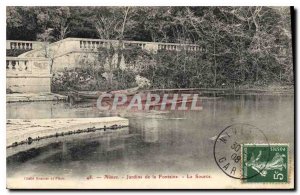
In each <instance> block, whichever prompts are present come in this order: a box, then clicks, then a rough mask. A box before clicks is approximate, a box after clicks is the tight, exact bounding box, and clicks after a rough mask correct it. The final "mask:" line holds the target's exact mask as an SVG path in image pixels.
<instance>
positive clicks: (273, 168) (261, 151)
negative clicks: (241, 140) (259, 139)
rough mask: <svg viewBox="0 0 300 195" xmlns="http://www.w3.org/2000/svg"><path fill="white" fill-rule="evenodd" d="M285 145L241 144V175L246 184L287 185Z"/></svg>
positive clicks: (286, 148)
mask: <svg viewBox="0 0 300 195" xmlns="http://www.w3.org/2000/svg"><path fill="white" fill-rule="evenodd" d="M288 149H289V147H288V145H287V144H257V145H256V144H243V150H242V175H243V178H245V179H244V182H246V183H263V182H266V183H279V182H281V183H287V182H288V160H289V157H288Z"/></svg>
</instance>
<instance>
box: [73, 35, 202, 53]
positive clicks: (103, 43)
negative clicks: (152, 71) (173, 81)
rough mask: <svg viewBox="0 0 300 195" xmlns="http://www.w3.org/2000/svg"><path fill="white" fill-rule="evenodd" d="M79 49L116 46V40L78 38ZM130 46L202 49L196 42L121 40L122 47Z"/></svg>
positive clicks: (152, 48) (163, 48) (154, 48)
mask: <svg viewBox="0 0 300 195" xmlns="http://www.w3.org/2000/svg"><path fill="white" fill-rule="evenodd" d="M71 39H72V40H75V39H76V38H71ZM78 41H79V47H80V49H81V50H97V48H99V47H109V46H110V45H112V46H117V45H118V41H117V40H103V39H78ZM132 46H135V47H141V48H142V49H145V50H149V51H151V50H152V51H158V50H170V51H180V50H187V51H202V49H201V47H200V46H199V45H196V44H178V43H160V42H142V41H123V48H130V47H132Z"/></svg>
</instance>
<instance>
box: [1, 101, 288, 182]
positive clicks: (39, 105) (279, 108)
mask: <svg viewBox="0 0 300 195" xmlns="http://www.w3.org/2000/svg"><path fill="white" fill-rule="evenodd" d="M112 115H118V116H122V117H126V118H128V119H129V123H130V127H129V128H127V129H123V130H120V131H122V133H120V132H118V130H115V132H112V133H111V134H107V135H103V136H96V137H95V138H94V139H90V138H88V139H85V138H82V139H81V140H76V141H67V140H65V141H59V140H58V141H56V142H55V143H49V145H47V146H45V147H42V148H35V149H32V150H30V151H29V152H27V153H22V154H18V155H15V156H13V157H10V158H8V159H7V176H8V177H14V176H20V175H23V176H24V175H27V176H63V177H78V178H80V177H86V176H88V175H90V174H93V175H103V174H118V175H119V174H146V173H153V174H154V173H159V174H164V173H165V174H168V173H183V174H186V173H189V172H201V171H210V170H216V169H217V166H216V163H215V161H214V157H213V145H214V141H212V140H211V139H210V138H212V137H214V136H216V135H217V134H219V133H220V132H221V131H222V130H223V129H224V128H225V127H227V126H229V125H231V124H234V123H248V124H251V125H254V126H256V127H258V128H259V129H261V130H262V131H263V132H264V134H265V135H266V136H267V138H268V140H269V142H270V143H289V144H290V149H291V153H290V155H292V154H293V152H294V151H293V148H294V145H293V143H294V96H293V95H287V96H284V95H226V96H222V98H220V99H210V100H205V101H204V100H203V110H201V111H171V112H158V111H150V112H147V113H141V112H119V113H111V112H105V113H104V112H99V110H97V109H95V107H94V106H93V105H91V104H90V103H80V104H77V105H75V106H74V105H73V106H71V105H69V104H68V103H64V102H31V103H8V104H7V118H11V119H12V118H72V117H75V118H76V117H80V118H88V117H103V116H112ZM292 158H293V156H292Z"/></svg>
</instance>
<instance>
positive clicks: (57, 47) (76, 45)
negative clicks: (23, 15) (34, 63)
mask: <svg viewBox="0 0 300 195" xmlns="http://www.w3.org/2000/svg"><path fill="white" fill-rule="evenodd" d="M118 44H119V41H118V40H104V39H86V38H66V39H63V40H61V41H57V42H55V43H51V44H49V46H48V49H47V50H48V54H50V56H51V57H52V58H57V57H60V56H63V55H66V54H69V53H73V52H97V50H98V48H101V47H106V48H109V47H111V46H112V47H117V46H118ZM122 47H123V48H131V47H140V48H142V49H145V50H147V51H153V52H158V51H160V50H170V51H180V50H187V51H192V52H197V51H200V52H202V51H203V50H202V48H201V47H200V46H199V45H196V44H178V43H160V42H142V41H123V45H122ZM45 56H46V55H45V49H42V48H41V49H36V50H32V51H28V52H26V53H24V54H21V55H20V56H19V57H45Z"/></svg>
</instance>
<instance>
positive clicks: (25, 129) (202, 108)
mask: <svg viewBox="0 0 300 195" xmlns="http://www.w3.org/2000/svg"><path fill="white" fill-rule="evenodd" d="M293 18H294V10H293V7H268V6H263V7H262V6H251V7H249V6H248V7H226V6H210V7H203V6H202V7H201V6H198V7H189V6H187V7H176V6H169V7H168V6H165V7H150V6H149V7H147V6H144V7H142V6H139V7H132V6H131V7H125V6H123V7H121V6H118V7H116V6H115V7H105V6H93V7H88V6H82V7H81V6H43V7H39V6H32V7H30V6H27V7H25V6H7V7H6V109H7V112H6V163H7V176H6V177H7V188H9V189H294V185H295V184H294V180H295V175H294V171H295V164H294V162H295V156H294V151H295V148H294V147H295V145H294V144H295V138H294V136H295V130H294V128H295V126H294V115H295V113H294V112H295V111H294V106H295V103H294V97H295V95H294V85H295V79H294V76H295V75H294V65H293V64H294V63H293V59H294V58H293V48H294V47H293V46H294V45H293V40H294V34H293V32H294V30H293V28H294V25H293V22H294V19H293Z"/></svg>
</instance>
